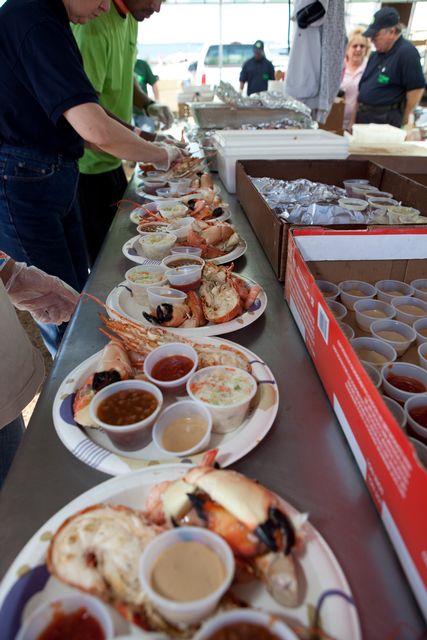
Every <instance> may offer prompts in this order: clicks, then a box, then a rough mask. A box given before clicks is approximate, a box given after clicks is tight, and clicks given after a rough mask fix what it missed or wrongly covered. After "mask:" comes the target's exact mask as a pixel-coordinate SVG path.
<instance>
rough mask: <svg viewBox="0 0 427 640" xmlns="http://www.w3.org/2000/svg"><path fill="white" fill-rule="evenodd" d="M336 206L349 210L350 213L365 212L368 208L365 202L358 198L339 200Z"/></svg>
mask: <svg viewBox="0 0 427 640" xmlns="http://www.w3.org/2000/svg"><path fill="white" fill-rule="evenodd" d="M338 204H339V205H340V207H343V209H350V210H351V211H365V209H366V208H367V206H368V203H367V202H366V200H361V199H360V198H340V199H339V200H338Z"/></svg>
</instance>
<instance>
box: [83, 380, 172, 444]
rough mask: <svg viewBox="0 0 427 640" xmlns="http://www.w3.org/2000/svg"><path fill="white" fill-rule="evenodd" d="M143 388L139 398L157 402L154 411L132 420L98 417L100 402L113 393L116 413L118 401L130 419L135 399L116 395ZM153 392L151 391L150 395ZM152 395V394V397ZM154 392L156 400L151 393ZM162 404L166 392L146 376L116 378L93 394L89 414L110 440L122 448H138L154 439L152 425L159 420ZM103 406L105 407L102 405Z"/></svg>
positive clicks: (124, 413)
mask: <svg viewBox="0 0 427 640" xmlns="http://www.w3.org/2000/svg"><path fill="white" fill-rule="evenodd" d="M135 391H136V392H138V391H139V392H143V394H144V395H143V398H141V400H140V402H144V403H145V400H147V402H148V401H149V402H150V405H151V406H154V405H155V408H154V410H153V411H151V413H150V414H149V415H148V416H147V417H145V418H143V419H135V420H134V421H133V422H129V423H126V424H110V423H109V422H106V421H105V418H104V419H101V418H100V417H99V411H100V405H101V403H102V402H104V401H105V400H107V399H108V398H110V397H111V396H114V398H113V400H111V401H110V402H113V403H114V406H115V411H114V413H115V414H116V413H117V412H118V411H119V410H120V409H119V408H118V402H120V403H121V405H122V407H123V415H124V416H125V417H126V418H127V419H128V418H129V417H132V416H134V415H136V408H135V406H134V403H133V402H132V405H131V404H130V400H129V401H128V400H127V399H125V398H120V397H119V396H115V394H117V393H120V392H121V394H123V392H135ZM147 394H150V395H147ZM150 396H151V397H150ZM153 396H154V401H155V402H154V401H153V400H152V397H153ZM162 405H163V395H162V392H161V391H160V389H158V388H157V387H156V386H154V384H151V382H145V381H144V380H122V381H121V382H114V383H113V384H110V385H108V387H104V389H101V391H98V393H97V394H95V396H94V397H93V398H92V400H91V403H90V405H89V413H90V417H91V419H92V420H93V422H95V424H97V425H98V427H100V428H101V429H102V430H103V431H104V432H105V433H106V434H107V436H108V437H109V439H110V440H111V442H112V443H113V444H114V446H116V447H117V448H118V449H120V450H122V451H137V450H138V449H142V448H143V447H145V446H147V444H149V442H150V441H151V428H152V426H153V424H154V421H155V420H156V418H157V416H158V414H159V413H160V410H161V408H162ZM103 406H105V405H103ZM101 410H102V407H101ZM102 415H103V414H102Z"/></svg>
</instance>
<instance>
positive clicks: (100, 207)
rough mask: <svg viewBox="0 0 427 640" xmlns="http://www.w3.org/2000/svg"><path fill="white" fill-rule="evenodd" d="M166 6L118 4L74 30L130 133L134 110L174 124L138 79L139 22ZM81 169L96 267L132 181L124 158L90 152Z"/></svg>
mask: <svg viewBox="0 0 427 640" xmlns="http://www.w3.org/2000/svg"><path fill="white" fill-rule="evenodd" d="M160 6H161V0H113V1H112V2H111V6H110V10H109V11H108V12H106V13H104V14H103V15H101V16H99V18H98V20H94V21H92V22H89V23H87V24H76V25H73V26H72V29H73V33H74V37H75V38H76V41H77V44H78V46H79V49H80V52H81V54H82V57H83V63H84V68H85V71H86V74H87V75H88V77H89V80H90V81H91V83H92V84H93V86H94V88H95V91H96V92H97V93H98V95H99V101H100V104H101V106H102V107H104V109H105V110H106V111H107V113H108V114H109V115H111V116H112V117H114V118H115V119H116V120H119V121H120V122H121V123H122V124H125V125H126V126H128V128H133V127H132V126H131V125H130V122H131V118H132V108H133V105H134V104H135V105H136V106H137V107H138V108H139V109H145V110H146V111H147V113H148V115H150V116H152V117H155V116H156V115H157V116H159V117H162V116H164V117H165V116H168V119H169V120H170V118H171V114H170V112H169V114H168V113H167V111H166V110H167V107H164V105H159V104H158V103H155V102H154V101H152V100H150V98H148V96H147V95H146V94H144V93H143V92H142V91H141V89H140V88H139V86H138V83H137V81H136V79H135V77H134V73H133V71H134V66H135V61H136V52H137V35H138V22H140V21H142V20H145V19H147V18H149V17H150V16H151V15H152V14H153V13H154V12H159V11H160ZM170 124H171V122H170V123H169V125H170ZM151 139H153V138H151ZM79 169H80V182H79V200H80V208H81V212H82V220H83V226H84V230H85V235H86V242H87V245H88V251H89V259H90V264H91V265H92V264H93V262H94V261H95V258H96V256H97V254H98V251H99V249H100V248H101V245H102V242H103V240H104V237H105V235H106V234H107V231H108V229H109V227H110V224H111V222H112V219H113V218H114V215H115V213H116V210H117V202H118V201H119V200H120V199H121V197H122V196H123V193H124V191H125V189H126V186H127V180H126V176H125V173H124V170H123V167H122V160H121V158H117V157H115V156H112V155H109V154H107V153H104V152H102V151H98V150H95V149H86V151H85V153H84V156H83V158H82V159H81V160H80V162H79Z"/></svg>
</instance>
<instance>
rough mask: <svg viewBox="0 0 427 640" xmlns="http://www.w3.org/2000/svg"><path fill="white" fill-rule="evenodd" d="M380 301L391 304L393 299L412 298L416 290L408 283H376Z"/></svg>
mask: <svg viewBox="0 0 427 640" xmlns="http://www.w3.org/2000/svg"><path fill="white" fill-rule="evenodd" d="M375 288H376V290H377V298H378V300H382V301H383V302H388V304H391V301H392V300H393V298H396V297H400V296H412V294H413V293H414V289H413V288H412V287H411V286H410V285H409V284H406V282H401V281H400V280H378V282H376V283H375Z"/></svg>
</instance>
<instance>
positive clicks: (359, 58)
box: [341, 27, 370, 130]
mask: <svg viewBox="0 0 427 640" xmlns="http://www.w3.org/2000/svg"><path fill="white" fill-rule="evenodd" d="M363 31H364V29H363V28H362V27H358V28H357V29H354V31H352V32H351V33H350V35H349V36H348V45H347V51H346V54H345V61H344V73H343V79H342V82H341V89H342V91H344V92H345V108H344V129H346V130H349V128H350V125H351V118H352V115H353V112H354V110H355V107H356V103H357V96H358V93H359V82H360V79H361V78H362V75H363V72H364V70H365V67H366V64H367V62H368V54H369V51H370V43H369V40H368V38H365V37H364V36H363V35H362V34H363Z"/></svg>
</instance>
